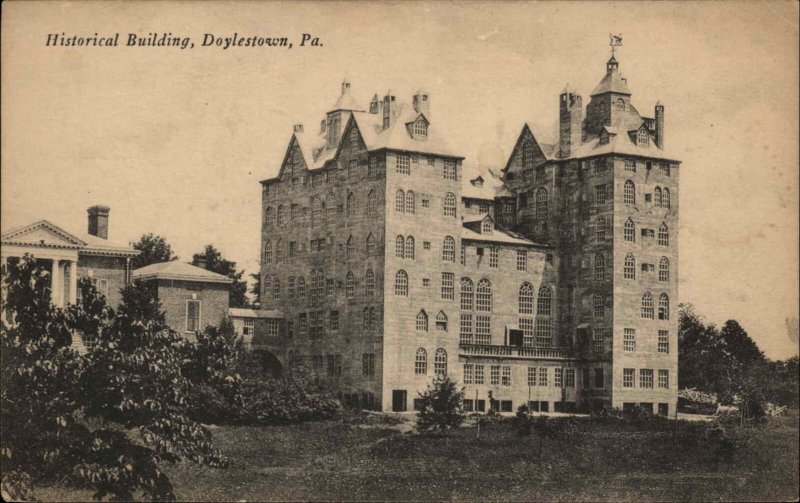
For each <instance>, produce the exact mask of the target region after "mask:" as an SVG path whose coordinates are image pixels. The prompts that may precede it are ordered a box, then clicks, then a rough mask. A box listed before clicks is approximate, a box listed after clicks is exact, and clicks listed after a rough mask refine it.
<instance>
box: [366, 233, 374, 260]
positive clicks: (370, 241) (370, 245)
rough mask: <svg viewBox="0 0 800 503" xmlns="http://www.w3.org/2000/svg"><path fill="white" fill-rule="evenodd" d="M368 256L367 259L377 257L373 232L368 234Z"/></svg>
mask: <svg viewBox="0 0 800 503" xmlns="http://www.w3.org/2000/svg"><path fill="white" fill-rule="evenodd" d="M366 254H367V257H371V256H373V255H375V237H373V235H372V233H371V232H370V233H369V234H367V246H366Z"/></svg>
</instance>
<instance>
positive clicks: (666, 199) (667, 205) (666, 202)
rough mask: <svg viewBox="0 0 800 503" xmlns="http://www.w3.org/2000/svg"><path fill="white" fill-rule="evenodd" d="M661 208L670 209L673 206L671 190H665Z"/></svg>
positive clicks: (662, 195)
mask: <svg viewBox="0 0 800 503" xmlns="http://www.w3.org/2000/svg"><path fill="white" fill-rule="evenodd" d="M661 206H663V207H664V208H670V207H671V206H672V202H671V201H670V195H669V189H668V188H666V187H665V188H664V192H663V193H662V194H661Z"/></svg>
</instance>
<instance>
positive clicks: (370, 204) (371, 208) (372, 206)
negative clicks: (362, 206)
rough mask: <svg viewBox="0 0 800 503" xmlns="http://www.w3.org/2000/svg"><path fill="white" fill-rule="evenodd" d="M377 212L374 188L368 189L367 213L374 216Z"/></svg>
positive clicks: (376, 197)
mask: <svg viewBox="0 0 800 503" xmlns="http://www.w3.org/2000/svg"><path fill="white" fill-rule="evenodd" d="M377 213H378V196H377V195H376V194H375V191H374V190H370V191H369V194H367V215H369V216H374V215H376V214H377Z"/></svg>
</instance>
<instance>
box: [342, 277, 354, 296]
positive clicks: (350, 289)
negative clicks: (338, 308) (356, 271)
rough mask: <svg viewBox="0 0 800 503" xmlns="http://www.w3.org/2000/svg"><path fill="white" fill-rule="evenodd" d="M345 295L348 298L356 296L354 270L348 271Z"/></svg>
mask: <svg viewBox="0 0 800 503" xmlns="http://www.w3.org/2000/svg"><path fill="white" fill-rule="evenodd" d="M344 291H345V296H346V297H347V298H348V299H352V298H353V297H355V296H356V277H355V276H353V271H347V277H346V279H345V290H344Z"/></svg>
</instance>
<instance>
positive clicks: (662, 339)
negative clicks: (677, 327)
mask: <svg viewBox="0 0 800 503" xmlns="http://www.w3.org/2000/svg"><path fill="white" fill-rule="evenodd" d="M622 337H623V338H622V349H623V351H627V352H634V351H636V329H635V328H625V329H624V330H623V335H622ZM656 344H657V346H656V350H657V352H659V353H665V354H669V331H667V330H659V331H658V339H657V340H656Z"/></svg>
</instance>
